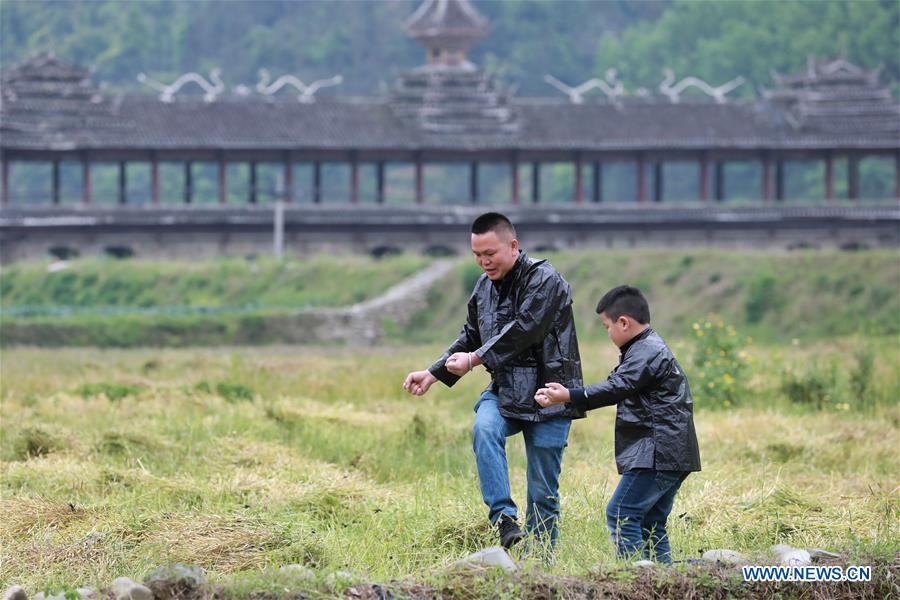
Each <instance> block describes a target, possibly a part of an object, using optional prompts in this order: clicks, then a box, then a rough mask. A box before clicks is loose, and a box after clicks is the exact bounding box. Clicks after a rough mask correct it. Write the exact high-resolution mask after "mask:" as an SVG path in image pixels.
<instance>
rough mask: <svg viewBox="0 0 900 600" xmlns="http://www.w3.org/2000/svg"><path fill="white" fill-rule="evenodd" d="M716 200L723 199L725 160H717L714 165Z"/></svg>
mask: <svg viewBox="0 0 900 600" xmlns="http://www.w3.org/2000/svg"><path fill="white" fill-rule="evenodd" d="M714 190H715V194H716V202H724V201H725V161H722V160H717V161H716V166H715V185H714Z"/></svg>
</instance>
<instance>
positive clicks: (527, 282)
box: [429, 252, 584, 421]
mask: <svg viewBox="0 0 900 600" xmlns="http://www.w3.org/2000/svg"><path fill="white" fill-rule="evenodd" d="M468 308H469V311H468V318H467V319H466V324H465V325H463V328H462V330H461V331H460V332H459V338H458V339H457V340H456V341H455V342H453V344H451V346H450V347H449V348H447V351H446V352H444V354H443V355H442V356H441V357H440V358H439V359H438V360H437V361H436V362H435V363H434V364H433V365H432V366H431V367H430V368H429V371H431V373H432V374H433V375H434V376H435V377H437V379H438V380H439V381H442V382H444V383H445V384H446V385H448V386H452V385H453V384H454V383H456V381H457V380H458V379H459V377H458V376H456V375H454V374H452V373H450V372H449V371H448V370H447V369H446V368H445V367H444V361H446V360H447V357H449V356H450V355H451V354H453V353H454V352H475V353H476V354H477V355H478V356H479V357H480V358H481V360H482V362H484V366H485V367H486V368H487V370H488V371H490V373H491V391H493V392H494V393H495V394H497V397H498V398H499V400H500V402H499V409H500V414H501V415H503V416H504V417H507V418H511V419H521V420H525V421H546V420H548V419H552V418H555V417H568V418H580V417H583V416H584V412H583V411H581V410H578V409H575V408H572V407H567V406H564V405H562V404H558V405H556V406H550V407H548V408H542V407H541V406H540V405H539V404H538V403H537V402H535V401H534V394H535V392H536V391H537V389H538V387H540V386H543V385H544V384H545V383H546V382H548V381H558V382H559V383H561V384H563V385H565V386H566V387H581V386H582V385H584V382H583V380H582V378H581V358H580V356H579V354H578V339H577V337H576V336H575V321H574V319H573V315H572V288H571V287H569V284H568V283H567V282H566V280H565V279H563V277H562V275H560V274H559V273H558V272H557V271H556V269H554V268H553V267H552V266H551V265H550V263H548V262H547V261H545V260H535V259H533V258H529V257H528V256H526V255H525V253H524V252H521V253H520V255H519V258H518V259H517V260H516V263H515V265H514V266H513V268H512V269H510V271H509V273H507V274H506V276H505V277H504V278H503V280H502V281H499V282H493V281H491V280H490V279H489V278H488V276H487V275H481V277H480V278H479V279H478V282H477V283H476V284H475V289H474V290H473V291H472V296H471V297H470V298H469V307H468Z"/></svg>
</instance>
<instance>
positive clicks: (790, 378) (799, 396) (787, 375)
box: [781, 363, 837, 410]
mask: <svg viewBox="0 0 900 600" xmlns="http://www.w3.org/2000/svg"><path fill="white" fill-rule="evenodd" d="M836 386H837V369H836V368H835V366H834V364H833V363H832V364H831V365H830V366H829V367H827V368H823V367H818V366H815V365H813V366H811V367H809V368H808V369H807V370H806V371H805V372H803V373H793V372H791V371H785V372H784V374H783V375H782V378H781V391H782V393H783V394H784V395H785V396H786V397H787V399H788V400H790V401H791V402H792V403H793V404H797V405H800V406H807V407H810V408H815V409H817V410H821V409H823V408H825V407H826V406H827V405H828V404H830V403H831V400H832V398H834V396H835V388H836Z"/></svg>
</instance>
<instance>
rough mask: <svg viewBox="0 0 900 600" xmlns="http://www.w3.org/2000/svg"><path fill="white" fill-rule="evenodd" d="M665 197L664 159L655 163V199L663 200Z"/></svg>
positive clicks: (656, 200) (657, 200) (655, 200)
mask: <svg viewBox="0 0 900 600" xmlns="http://www.w3.org/2000/svg"><path fill="white" fill-rule="evenodd" d="M662 199H663V161H661V160H657V161H656V162H654V163H653V201H654V202H662Z"/></svg>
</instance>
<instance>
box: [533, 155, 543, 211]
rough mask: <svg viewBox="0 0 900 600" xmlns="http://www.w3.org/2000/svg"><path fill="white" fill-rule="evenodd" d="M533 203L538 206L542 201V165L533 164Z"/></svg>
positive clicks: (535, 162) (536, 162)
mask: <svg viewBox="0 0 900 600" xmlns="http://www.w3.org/2000/svg"><path fill="white" fill-rule="evenodd" d="M531 201H532V203H534V204H537V203H539V202H540V201H541V163H539V162H538V161H534V162H533V163H531Z"/></svg>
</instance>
